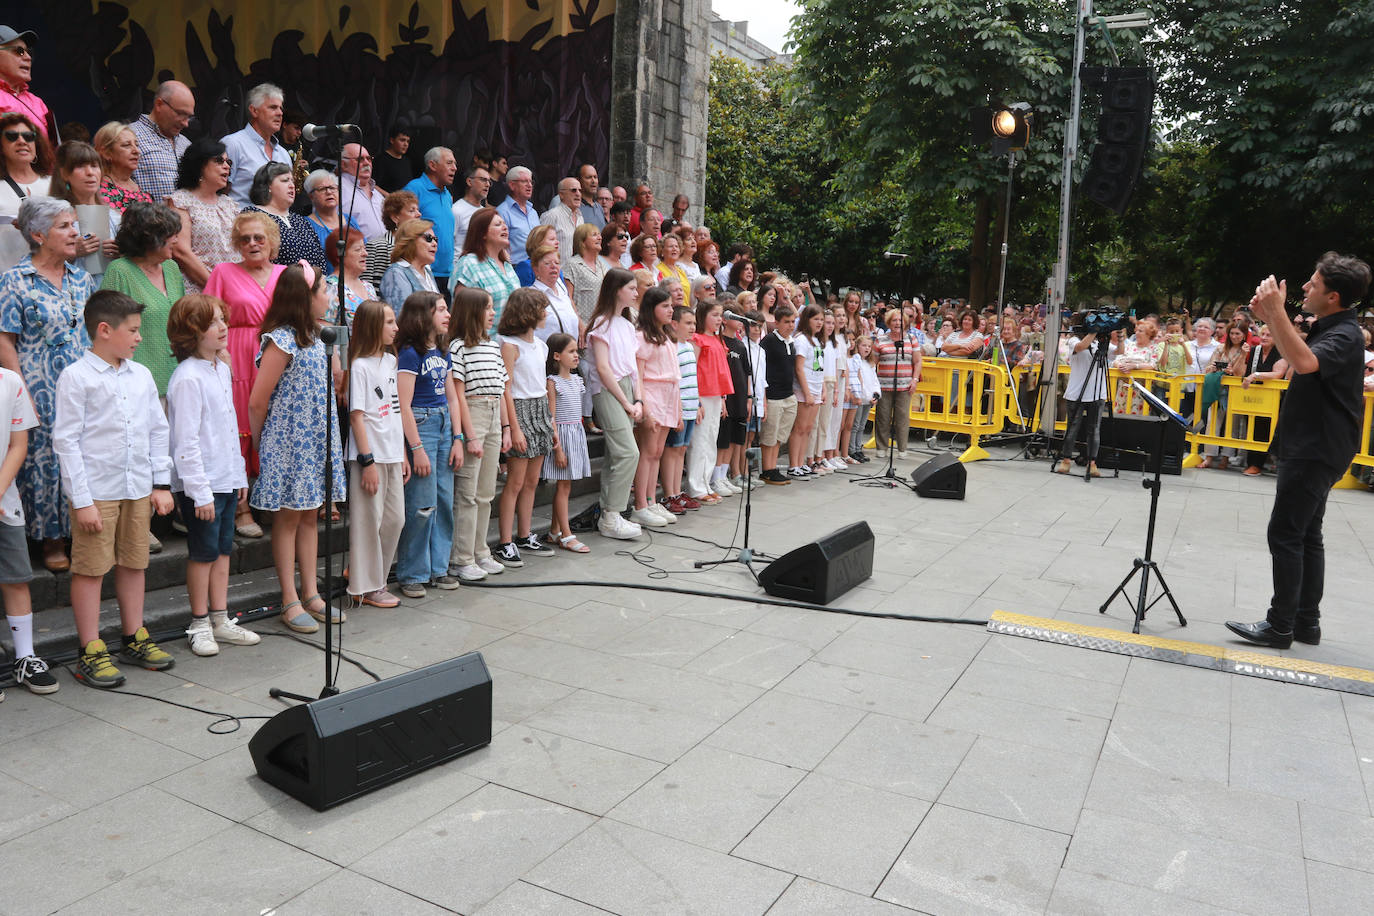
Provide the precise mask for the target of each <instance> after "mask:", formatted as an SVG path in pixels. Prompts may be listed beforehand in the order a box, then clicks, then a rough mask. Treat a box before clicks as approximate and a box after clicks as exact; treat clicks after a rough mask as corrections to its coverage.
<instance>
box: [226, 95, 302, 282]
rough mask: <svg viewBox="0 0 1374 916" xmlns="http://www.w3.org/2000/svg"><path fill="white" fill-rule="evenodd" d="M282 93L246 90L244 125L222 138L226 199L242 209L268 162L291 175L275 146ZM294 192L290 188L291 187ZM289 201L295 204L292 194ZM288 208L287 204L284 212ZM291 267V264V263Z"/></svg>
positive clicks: (279, 148) (283, 155)
mask: <svg viewBox="0 0 1374 916" xmlns="http://www.w3.org/2000/svg"><path fill="white" fill-rule="evenodd" d="M282 98H283V95H282V91H281V89H280V88H278V87H276V86H274V85H272V84H271V83H259V84H258V85H256V86H254V87H253V88H252V89H249V90H248V98H247V100H246V101H247V103H248V123H247V125H245V126H244V128H243V129H242V130H240V131H237V132H236V133H232V134H229V135H228V136H227V137H223V138H222V139H221V142H222V143H223V144H224V148H225V151H226V155H228V156H229V159H230V161H231V162H233V172H232V173H231V174H230V176H229V196H231V197H232V198H234V200H235V201H237V202H238V204H239V206H241V207H246V206H248V205H249V204H251V203H255V201H253V200H252V199H251V196H250V191H251V190H252V187H253V184H254V179H255V178H256V177H257V174H258V171H259V170H260V169H261V168H262V167H263V166H264V165H267V164H268V163H269V162H279V163H281V164H282V165H285V166H286V174H288V175H290V174H291V154H290V153H288V152H287V151H286V149H285V147H283V146H282V145H281V144H280V143H278V142H277V138H276V133H277V131H279V130H281V121H282ZM293 188H294V185H293ZM291 200H295V195H294V194H292V197H291ZM290 208H291V202H290V201H288V202H287V204H286V209H288V210H289V209H290ZM291 263H293V264H294V263H295V261H292V262H291Z"/></svg>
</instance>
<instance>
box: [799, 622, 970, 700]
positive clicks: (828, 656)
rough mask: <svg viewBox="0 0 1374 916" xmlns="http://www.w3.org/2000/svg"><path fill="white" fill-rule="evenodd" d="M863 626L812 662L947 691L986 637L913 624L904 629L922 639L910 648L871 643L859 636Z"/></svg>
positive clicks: (966, 629) (905, 644)
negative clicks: (854, 669)
mask: <svg viewBox="0 0 1374 916" xmlns="http://www.w3.org/2000/svg"><path fill="white" fill-rule="evenodd" d="M865 623H867V621H862V620H861V621H859V622H858V623H857V624H855V627H854V628H851V629H850V630H849V631H848V632H846V633H844V634H843V635H841V636H839V637H838V638H836V639H835V641H834V642H832V643H831V644H830V645H828V646H826V647H825V648H824V649H822V650H821V651H820V652H818V653H817V654H816V659H815V660H816V661H817V662H818V663H822V664H826V665H839V666H841V667H846V668H856V669H858V670H860V671H867V672H870V673H873V674H881V675H883V676H885V677H891V678H898V679H900V680H907V681H915V682H917V683H919V684H922V685H926V686H930V687H939V688H946V689H947V688H948V687H949V686H950V685H951V684H953V683H954V682H955V681H956V680H958V679H959V676H960V674H961V673H962V672H963V671H964V669H965V668H966V667H967V666H968V663H969V661H970V660H971V659H972V658H973V657H974V656H975V655H977V654H978V651H979V650H980V649H981V648H982V647H983V644H984V642H985V637H986V634H985V633H982V632H980V631H977V630H973V629H972V628H971V627H964V628H959V627H954V626H943V625H936V624H919V623H913V624H908V626H910V627H912V628H914V629H919V630H920V631H921V634H920V635H922V636H925V637H927V638H926V639H923V640H919V641H914V640H913V642H914V644H912V643H908V642H895V641H886V640H875V639H869V638H865V637H864V636H863V635H862V634H863V633H864V632H866V630H865V629H861V628H863V625H864V624H865Z"/></svg>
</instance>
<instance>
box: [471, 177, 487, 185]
mask: <svg viewBox="0 0 1374 916" xmlns="http://www.w3.org/2000/svg"><path fill="white" fill-rule="evenodd" d="M472 180H473V181H476V182H480V183H481V184H491V179H490V178H474V179H472Z"/></svg>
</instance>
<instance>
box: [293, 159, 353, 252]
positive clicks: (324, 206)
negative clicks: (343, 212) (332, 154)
mask: <svg viewBox="0 0 1374 916" xmlns="http://www.w3.org/2000/svg"><path fill="white" fill-rule="evenodd" d="M305 192H306V193H307V194H309V195H310V203H311V208H312V209H311V212H310V215H309V216H307V217H306V219H307V220H309V222H310V228H311V229H313V230H314V231H315V238H316V239H318V240H319V243H320V252H321V253H323V252H324V242H325V239H327V238H329V235H330V233H334V234H335V235H343V234H345V231H344V227H345V226H346V227H347V231H348V233H357V234H358V236H359V238H361V237H362V234H363V231H362V230H361V229H359V228H358V224H357V223H355V222H353V220H351V219H350V220H341V219H340V217H339V181H338V179H337V178H335V177H334V173H333V172H331V171H329V170H328V169H316V170H315V171H313V172H311V173H310V174H309V175H308V176H307V177H306V179H305ZM338 255H339V253H338V251H335V252H334V260H333V263H335V264H337V263H338V260H339V258H338ZM323 270H324V272H325V274H326V275H327V274H329V273H331V272H332V271H333V268H332V267H331V266H330V261H329V260H328V256H327V255H326V261H325V264H324V266H323Z"/></svg>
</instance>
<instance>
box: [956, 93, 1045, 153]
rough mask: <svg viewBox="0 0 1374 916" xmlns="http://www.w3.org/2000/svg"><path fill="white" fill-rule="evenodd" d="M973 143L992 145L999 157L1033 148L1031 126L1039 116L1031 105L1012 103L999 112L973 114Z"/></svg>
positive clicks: (990, 110) (996, 110)
mask: <svg viewBox="0 0 1374 916" xmlns="http://www.w3.org/2000/svg"><path fill="white" fill-rule="evenodd" d="M969 120H970V123H971V124H972V125H973V142H974V144H975V145H978V146H981V145H982V144H984V143H989V142H990V143H991V144H992V152H993V154H994V155H997V156H1005V155H1007V154H1008V153H1013V152H1018V151H1020V150H1023V149H1025V148H1026V147H1027V146H1029V145H1030V135H1031V122H1032V121H1034V120H1035V114H1034V112H1032V111H1031V107H1030V103H1028V102H1012V103H1011V104H1010V105H1002V106H1000V107H997V108H975V109H973V110H972V111H970V112H969Z"/></svg>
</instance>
